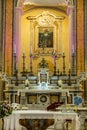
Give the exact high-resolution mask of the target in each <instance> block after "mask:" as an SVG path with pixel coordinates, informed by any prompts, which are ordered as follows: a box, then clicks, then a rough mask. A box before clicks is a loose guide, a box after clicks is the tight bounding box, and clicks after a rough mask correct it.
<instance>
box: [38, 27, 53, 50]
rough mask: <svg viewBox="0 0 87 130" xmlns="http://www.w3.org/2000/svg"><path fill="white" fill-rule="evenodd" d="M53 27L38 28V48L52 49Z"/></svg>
mask: <svg viewBox="0 0 87 130" xmlns="http://www.w3.org/2000/svg"><path fill="white" fill-rule="evenodd" d="M53 35H54V28H53V27H39V28H38V48H53V40H54V39H53V38H54V36H53Z"/></svg>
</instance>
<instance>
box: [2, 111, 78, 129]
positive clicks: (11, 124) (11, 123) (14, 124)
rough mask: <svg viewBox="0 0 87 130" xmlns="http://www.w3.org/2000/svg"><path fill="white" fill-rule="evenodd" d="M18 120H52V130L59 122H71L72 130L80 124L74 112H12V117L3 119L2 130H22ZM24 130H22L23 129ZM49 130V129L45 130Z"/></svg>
mask: <svg viewBox="0 0 87 130" xmlns="http://www.w3.org/2000/svg"><path fill="white" fill-rule="evenodd" d="M20 119H29V120H31V119H32V120H34V119H54V120H55V121H54V125H53V127H52V128H53V129H52V130H54V128H55V125H56V123H57V121H58V119H59V120H66V119H71V120H72V129H73V130H79V127H80V123H79V118H78V115H77V114H76V113H74V112H72V113H69V112H66V113H63V112H60V111H59V112H58V111H46V110H14V111H13V113H12V115H10V116H9V117H5V118H4V130H14V129H15V130H22V126H21V125H20V124H19V120H20ZM23 130H24V129H23ZM47 130H49V129H47Z"/></svg>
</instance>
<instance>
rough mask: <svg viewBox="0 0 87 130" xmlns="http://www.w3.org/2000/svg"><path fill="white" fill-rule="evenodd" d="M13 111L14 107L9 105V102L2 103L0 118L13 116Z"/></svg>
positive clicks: (0, 105)
mask: <svg viewBox="0 0 87 130" xmlns="http://www.w3.org/2000/svg"><path fill="white" fill-rule="evenodd" d="M12 110H13V108H12V106H11V105H10V104H8V102H7V101H3V102H0V118H4V117H5V116H9V115H10V114H12Z"/></svg>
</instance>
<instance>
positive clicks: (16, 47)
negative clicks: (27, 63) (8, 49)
mask: <svg viewBox="0 0 87 130" xmlns="http://www.w3.org/2000/svg"><path fill="white" fill-rule="evenodd" d="M21 15H22V8H21V7H16V9H15V16H14V17H15V21H14V22H15V24H14V42H13V52H14V53H16V56H17V63H18V64H19V59H20V44H21Z"/></svg>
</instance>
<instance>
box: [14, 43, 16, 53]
mask: <svg viewBox="0 0 87 130" xmlns="http://www.w3.org/2000/svg"><path fill="white" fill-rule="evenodd" d="M14 53H16V44H14Z"/></svg>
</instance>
